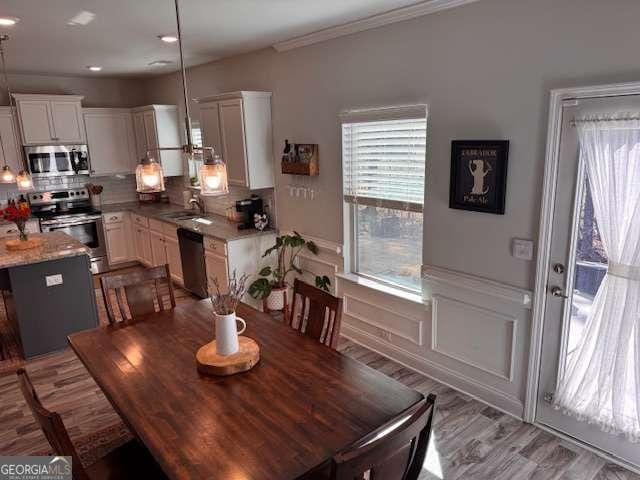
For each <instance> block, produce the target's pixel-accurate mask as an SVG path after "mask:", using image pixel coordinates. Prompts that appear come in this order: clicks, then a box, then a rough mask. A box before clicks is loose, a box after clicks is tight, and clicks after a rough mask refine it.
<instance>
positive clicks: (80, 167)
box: [24, 145, 91, 177]
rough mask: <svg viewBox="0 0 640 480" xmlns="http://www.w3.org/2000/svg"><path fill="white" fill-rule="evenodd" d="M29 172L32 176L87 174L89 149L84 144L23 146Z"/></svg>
mask: <svg viewBox="0 0 640 480" xmlns="http://www.w3.org/2000/svg"><path fill="white" fill-rule="evenodd" d="M24 152H25V155H26V157H27V166H28V167H29V173H31V176H33V177H57V176H60V175H89V173H90V172H91V165H90V163H89V149H88V148H87V146H86V145H39V146H35V147H24Z"/></svg>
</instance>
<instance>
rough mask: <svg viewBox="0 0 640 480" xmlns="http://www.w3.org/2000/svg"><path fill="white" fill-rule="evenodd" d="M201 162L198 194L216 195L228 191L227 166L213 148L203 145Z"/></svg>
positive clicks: (224, 193)
mask: <svg viewBox="0 0 640 480" xmlns="http://www.w3.org/2000/svg"><path fill="white" fill-rule="evenodd" d="M202 154H203V157H204V158H203V160H204V161H203V163H202V166H201V167H200V171H199V172H198V176H199V180H200V195H204V196H218V195H226V194H228V193H229V182H228V179H227V166H226V165H225V164H224V162H223V161H222V159H221V158H220V155H218V154H216V153H215V151H214V150H213V148H211V147H203V152H202Z"/></svg>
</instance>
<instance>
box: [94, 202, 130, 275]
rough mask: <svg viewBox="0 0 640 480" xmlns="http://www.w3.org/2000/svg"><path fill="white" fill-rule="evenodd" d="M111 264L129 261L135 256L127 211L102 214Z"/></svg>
mask: <svg viewBox="0 0 640 480" xmlns="http://www.w3.org/2000/svg"><path fill="white" fill-rule="evenodd" d="M102 224H103V225H104V236H105V240H106V243H107V258H108V259H109V265H117V264H119V263H125V262H129V261H131V260H132V259H133V257H134V252H132V248H131V244H132V242H131V222H130V219H129V214H128V213H127V212H113V213H105V214H103V215H102Z"/></svg>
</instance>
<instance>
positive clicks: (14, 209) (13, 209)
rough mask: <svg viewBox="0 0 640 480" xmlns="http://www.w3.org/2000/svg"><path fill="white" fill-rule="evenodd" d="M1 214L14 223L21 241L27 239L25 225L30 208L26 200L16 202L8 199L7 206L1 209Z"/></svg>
mask: <svg viewBox="0 0 640 480" xmlns="http://www.w3.org/2000/svg"><path fill="white" fill-rule="evenodd" d="M2 216H3V218H4V219H5V220H9V221H10V222H13V223H15V224H16V227H18V232H19V233H20V237H19V238H20V240H21V241H22V242H26V241H27V240H29V237H28V236H27V232H26V225H27V221H28V220H29V217H30V216H31V208H30V207H29V204H28V203H27V202H26V201H20V202H18V203H16V201H15V200H10V201H9V204H8V205H7V207H6V208H5V209H3V210H2Z"/></svg>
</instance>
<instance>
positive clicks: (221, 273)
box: [204, 251, 229, 293]
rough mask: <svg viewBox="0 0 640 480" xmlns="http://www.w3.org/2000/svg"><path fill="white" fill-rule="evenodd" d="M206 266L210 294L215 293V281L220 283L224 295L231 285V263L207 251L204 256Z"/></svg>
mask: <svg viewBox="0 0 640 480" xmlns="http://www.w3.org/2000/svg"><path fill="white" fill-rule="evenodd" d="M204 259H205V265H206V267H207V284H208V285H207V286H208V288H209V292H215V291H216V287H215V285H214V281H215V280H217V281H218V286H219V287H220V290H221V291H222V292H223V293H224V292H226V291H227V290H228V288H226V287H227V286H228V285H229V263H228V262H227V257H225V256H222V255H218V254H217V253H211V252H209V251H206V252H205V254H204Z"/></svg>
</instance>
